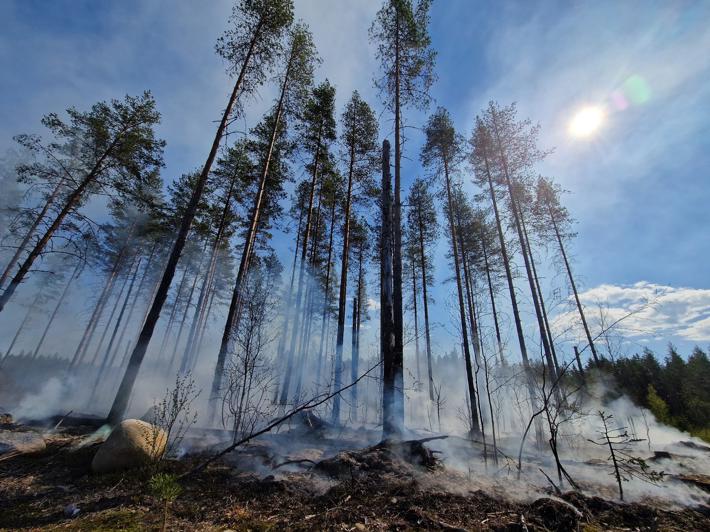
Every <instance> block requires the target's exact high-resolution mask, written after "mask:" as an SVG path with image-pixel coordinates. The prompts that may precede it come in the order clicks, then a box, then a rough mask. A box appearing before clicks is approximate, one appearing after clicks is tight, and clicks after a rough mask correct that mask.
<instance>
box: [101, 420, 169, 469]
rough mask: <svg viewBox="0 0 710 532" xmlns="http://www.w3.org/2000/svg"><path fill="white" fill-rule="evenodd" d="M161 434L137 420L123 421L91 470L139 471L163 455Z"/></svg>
mask: <svg viewBox="0 0 710 532" xmlns="http://www.w3.org/2000/svg"><path fill="white" fill-rule="evenodd" d="M167 439H168V438H167V434H166V433H165V431H164V430H162V429H160V428H158V427H156V426H155V425H151V424H150V423H147V422H145V421H141V420H139V419H126V420H123V421H121V423H120V424H119V425H117V426H116V427H114V429H113V430H112V431H111V434H109V437H108V438H107V439H106V441H105V442H104V443H103V444H101V446H100V447H99V450H98V451H97V452H96V455H95V456H94V459H93V461H92V462H91V469H92V470H93V471H94V472H95V473H108V472H111V471H120V470H123V469H131V468H134V467H140V466H142V465H145V464H146V463H148V462H151V461H153V460H156V459H158V458H160V457H161V456H162V455H163V453H165V447H166V445H167Z"/></svg>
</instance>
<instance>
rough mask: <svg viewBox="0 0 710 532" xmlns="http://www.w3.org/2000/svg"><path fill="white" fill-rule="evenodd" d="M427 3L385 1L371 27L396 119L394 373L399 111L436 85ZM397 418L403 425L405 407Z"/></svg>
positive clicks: (397, 302)
mask: <svg viewBox="0 0 710 532" xmlns="http://www.w3.org/2000/svg"><path fill="white" fill-rule="evenodd" d="M430 5H431V0H418V1H416V2H415V1H414V0H385V2H384V4H383V6H382V7H381V8H380V10H379V11H378V12H377V15H376V17H375V20H374V22H373V24H372V26H371V27H370V38H371V39H372V40H373V41H375V42H376V43H377V58H378V59H379V61H380V64H381V69H382V77H381V78H380V79H379V80H377V81H376V85H377V87H378V89H379V90H380V91H381V93H382V94H383V96H384V100H385V103H386V105H387V107H388V109H389V110H390V111H391V112H392V113H393V114H394V193H393V205H392V226H393V235H392V237H393V256H392V268H393V271H392V274H393V281H394V285H393V293H392V295H393V304H394V309H393V310H394V315H393V316H394V367H393V370H394V372H395V373H396V374H397V375H398V376H397V377H396V378H397V380H400V378H401V377H400V376H399V374H400V373H402V372H403V371H404V369H403V364H404V362H403V352H404V321H403V308H402V201H401V190H402V185H401V182H402V179H401V162H402V129H403V128H402V108H403V107H406V106H413V107H415V108H420V109H422V108H426V106H427V105H428V103H429V94H428V93H429V89H430V87H431V85H432V83H433V82H434V78H435V76H434V59H435V57H436V53H435V52H434V51H433V50H432V49H431V48H430V44H431V38H430V37H429V34H428V28H427V27H428V25H429V7H430ZM396 406H397V408H399V409H401V410H402V412H401V414H399V413H398V414H397V415H398V416H399V417H401V418H402V422H403V421H404V405H403V404H402V405H396Z"/></svg>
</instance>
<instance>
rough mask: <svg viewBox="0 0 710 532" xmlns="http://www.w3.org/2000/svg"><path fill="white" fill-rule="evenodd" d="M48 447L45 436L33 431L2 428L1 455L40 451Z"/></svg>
mask: <svg viewBox="0 0 710 532" xmlns="http://www.w3.org/2000/svg"><path fill="white" fill-rule="evenodd" d="M46 448H47V444H46V443H45V442H44V438H43V437H42V436H41V435H39V434H37V433H36V432H33V431H16V430H12V431H11V430H0V456H2V455H4V454H7V453H13V454H21V453H22V454H24V453H38V452H42V451H44V450H45V449H46Z"/></svg>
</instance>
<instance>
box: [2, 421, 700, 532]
mask: <svg viewBox="0 0 710 532" xmlns="http://www.w3.org/2000/svg"><path fill="white" fill-rule="evenodd" d="M3 421H4V424H3V425H2V431H3V433H4V434H6V435H7V434H8V433H13V434H15V435H20V436H22V437H23V438H24V440H25V441H31V440H32V439H33V438H35V439H37V438H39V439H41V440H42V442H43V443H44V448H41V445H37V446H36V447H35V448H26V451H23V452H14V453H13V452H10V453H8V452H5V453H4V454H2V455H0V528H2V529H3V530H33V529H43V530H53V529H72V530H151V529H153V530H158V529H160V527H161V525H162V516H163V511H164V504H163V502H161V500H159V499H158V498H156V496H155V495H153V494H152V493H151V490H150V489H149V488H148V483H149V480H150V478H151V476H152V475H154V474H155V469H154V468H152V467H150V466H147V467H144V468H139V469H133V470H129V471H123V472H114V473H109V474H103V475H99V474H95V473H92V471H91V461H92V458H93V456H94V454H95V453H96V451H97V448H98V447H99V445H100V437H101V435H102V434H103V433H102V432H101V431H98V432H97V424H96V423H88V422H87V421H86V420H82V419H80V418H78V417H74V418H71V417H70V418H65V419H63V420H62V423H61V424H60V425H59V427H57V428H56V429H55V428H54V426H55V425H56V423H57V422H58V421H59V420H58V419H53V420H49V421H47V422H45V424H44V426H43V427H42V426H37V425H36V424H35V425H34V426H29V425H23V424H17V423H13V422H12V420H11V419H10V418H6V419H4V420H3ZM82 423H84V424H82ZM380 436H381V430H380V429H378V428H377V427H362V428H360V429H336V428H334V427H332V426H330V425H328V424H327V423H324V422H322V421H321V420H320V419H319V418H317V417H315V416H312V415H306V414H304V415H299V416H295V417H294V418H292V419H291V420H289V423H287V424H284V425H282V426H280V427H279V428H278V431H274V432H272V433H269V434H265V435H263V436H260V437H258V438H256V439H254V440H252V441H251V442H249V443H248V444H245V445H244V446H241V447H239V448H238V449H237V450H235V451H234V452H232V453H230V454H228V455H226V456H225V457H224V458H223V459H220V460H219V461H217V462H215V463H213V464H211V465H210V466H209V467H207V468H206V469H204V470H202V471H200V472H198V473H195V474H192V475H190V476H188V477H186V478H184V479H183V480H181V481H180V483H181V485H182V488H183V489H182V492H181V493H180V495H179V496H178V497H177V498H176V499H175V500H174V501H173V502H172V503H171V504H170V507H169V515H168V519H167V527H168V528H169V529H171V530H270V529H289V530H294V529H296V530H415V529H420V530H423V529H431V530H684V531H690V530H708V529H710V506H708V501H709V500H710V476H707V474H708V473H709V471H708V469H707V464H708V462H709V461H710V447H707V446H704V445H702V444H700V443H697V442H694V441H690V440H687V441H678V442H674V443H663V444H658V445H657V446H655V447H652V448H651V449H650V450H648V449H647V450H646V452H641V453H640V454H641V455H642V456H643V457H644V458H645V459H646V463H647V464H649V466H650V467H653V468H654V470H657V471H663V472H664V473H665V474H664V478H663V480H662V481H660V482H658V483H657V485H653V484H650V483H648V482H645V481H640V480H632V481H630V482H626V483H625V485H624V488H625V494H626V502H620V501H619V500H618V493H617V492H616V491H615V484H614V478H613V476H611V475H610V473H611V472H612V470H611V469H610V467H609V464H608V463H607V461H606V460H605V459H604V458H605V457H604V453H603V452H602V451H598V452H597V454H598V456H593V455H592V454H591V453H593V446H592V445H591V444H590V445H588V446H587V447H583V446H582V443H581V442H579V443H577V445H578V446H579V456H583V457H584V458H583V459H580V460H576V459H574V458H570V457H569V456H568V457H566V458H565V459H564V465H565V468H566V469H567V470H568V471H569V473H570V475H571V476H572V477H573V478H574V479H575V481H576V483H577V484H578V489H572V488H571V486H570V485H569V484H568V483H565V484H561V485H558V484H557V482H554V481H553V482H550V481H548V480H547V479H546V477H545V476H544V474H543V472H546V473H547V474H548V475H550V476H552V478H553V479H554V480H556V477H555V476H554V475H553V474H552V472H553V471H554V466H553V464H551V463H550V461H549V460H547V459H545V458H542V457H544V456H545V455H546V454H549V453H537V452H536V449H535V445H534V444H532V445H530V446H529V447H528V448H526V449H525V450H524V452H523V457H522V469H521V470H520V471H518V467H517V452H514V451H517V449H518V445H517V443H519V442H513V441H511V442H506V441H502V442H499V444H500V450H499V452H498V460H497V464H496V463H495V460H494V457H493V456H492V450H491V449H490V447H488V448H487V449H485V451H484V447H483V445H482V444H481V443H480V442H475V441H471V440H469V439H466V438H462V437H459V436H448V437H444V436H446V435H441V434H431V433H429V434H423V433H415V432H411V433H409V434H407V435H406V438H405V440H404V441H403V442H397V443H391V442H389V443H383V442H380ZM18 437H19V436H18ZM229 443H231V435H230V434H229V433H228V432H223V431H219V430H201V429H197V428H194V429H192V430H191V431H190V432H189V433H188V435H187V437H186V438H185V439H184V440H183V442H182V444H181V446H180V449H179V451H178V456H177V457H173V458H168V459H165V460H163V462H162V465H161V469H162V470H163V471H165V472H168V473H171V474H175V475H182V474H185V473H188V472H189V471H190V470H192V469H193V468H194V467H195V466H196V465H199V464H200V463H201V462H202V461H203V460H204V459H205V458H207V457H209V456H211V455H212V454H214V453H215V452H216V451H218V450H221V449H223V448H224V447H225V446H227V445H228V444H229ZM644 445H645V444H644ZM566 454H567V455H569V454H570V453H569V452H567V453H566ZM518 473H520V478H518ZM553 484H554V486H553ZM558 489H559V491H558Z"/></svg>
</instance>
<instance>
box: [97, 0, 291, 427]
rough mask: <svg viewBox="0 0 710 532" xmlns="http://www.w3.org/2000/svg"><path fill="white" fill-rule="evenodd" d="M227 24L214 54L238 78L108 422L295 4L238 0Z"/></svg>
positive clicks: (118, 412) (134, 372)
mask: <svg viewBox="0 0 710 532" xmlns="http://www.w3.org/2000/svg"><path fill="white" fill-rule="evenodd" d="M230 20H231V22H232V23H233V25H234V26H233V28H231V29H230V30H228V31H226V32H225V34H224V35H223V36H222V37H220V39H219V40H218V41H217V52H218V53H219V54H220V55H221V56H222V57H223V58H224V59H225V60H226V61H227V64H228V71H229V72H230V73H232V74H235V73H236V74H237V79H236V81H235V83H234V88H233V89H232V93H231V94H230V96H229V100H228V102H227V106H226V108H225V109H224V113H223V114H222V119H221V121H220V123H219V126H218V127H217V131H216V133H215V136H214V140H213V142H212V147H211V149H210V152H209V154H208V156H207V160H206V161H205V164H204V166H203V168H202V171H201V173H200V176H199V179H198V180H197V184H196V186H195V188H194V190H193V193H192V197H191V198H190V203H189V204H188V208H187V209H186V211H185V213H184V215H183V218H182V220H181V222H180V226H179V229H178V232H177V237H176V239H175V243H174V244H173V248H172V250H171V252H170V256H169V258H168V261H167V264H166V266H165V271H164V272H163V277H162V279H161V281H160V286H159V288H158V291H157V292H156V294H155V298H154V299H153V303H152V305H151V308H150V311H149V313H148V317H147V319H146V321H145V324H144V325H143V327H142V329H141V332H140V335H139V337H138V342H137V343H136V346H135V348H134V349H133V353H132V354H131V358H130V360H129V363H128V367H127V368H126V373H125V374H124V376H123V379H122V381H121V384H120V386H119V388H118V392H117V393H116V398H115V400H114V403H113V405H112V406H111V410H110V412H109V416H108V421H109V423H112V424H115V423H116V422H118V421H120V419H121V418H122V417H123V414H124V413H125V410H126V407H127V406H128V399H129V397H130V395H131V391H132V390H133V384H134V383H135V380H136V377H137V376H138V370H139V369H140V366H141V364H142V362H143V358H144V357H145V353H146V350H147V349H148V344H149V343H150V339H151V337H152V336H153V330H154V329H155V325H156V324H157V323H158V319H159V318H160V312H161V310H162V308H163V304H164V303H165V300H166V298H167V296H168V291H169V290H170V284H171V283H172V280H173V277H174V275H175V269H176V268H177V263H178V260H179V259H180V255H181V253H182V250H183V247H184V246H185V240H186V239H187V235H188V233H189V231H190V225H191V224H192V220H193V218H194V216H195V211H196V209H197V204H198V203H199V201H200V197H201V195H202V191H203V189H204V187H205V184H206V182H207V178H208V176H209V173H210V170H211V169H212V164H213V163H214V160H215V158H216V156H217V149H218V148H219V144H220V142H221V140H222V136H223V135H224V132H225V129H226V128H227V124H228V122H229V120H230V116H231V115H232V111H233V109H234V107H235V105H236V103H237V97H238V96H239V95H241V94H244V93H246V94H252V93H253V92H254V91H255V90H256V89H257V88H258V87H259V86H260V85H261V84H262V83H263V82H264V80H265V78H266V75H267V72H268V71H269V69H270V67H271V66H272V64H273V63H274V61H275V59H277V58H278V57H279V55H280V53H281V49H282V48H281V41H282V37H283V34H284V32H285V31H286V29H287V28H288V27H289V26H290V25H291V22H292V21H293V5H292V2H291V0H241V1H240V2H239V3H238V4H236V5H235V7H234V10H233V13H232V17H231V19H230Z"/></svg>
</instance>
